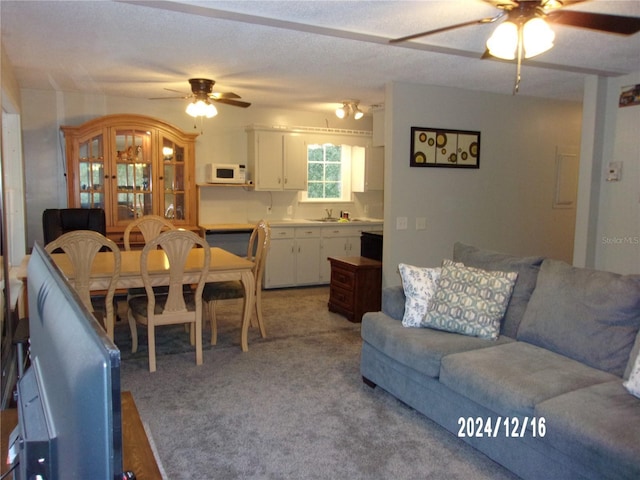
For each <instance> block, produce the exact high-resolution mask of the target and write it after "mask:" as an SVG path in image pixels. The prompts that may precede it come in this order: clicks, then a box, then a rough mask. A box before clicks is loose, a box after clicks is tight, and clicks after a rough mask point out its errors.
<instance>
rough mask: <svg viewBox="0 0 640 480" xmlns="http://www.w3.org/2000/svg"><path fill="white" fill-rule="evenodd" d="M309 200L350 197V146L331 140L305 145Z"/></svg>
mask: <svg viewBox="0 0 640 480" xmlns="http://www.w3.org/2000/svg"><path fill="white" fill-rule="evenodd" d="M301 200H302V201H309V202H327V201H333V202H348V201H351V147H350V146H349V145H334V144H332V143H324V144H308V145H307V191H306V192H301Z"/></svg>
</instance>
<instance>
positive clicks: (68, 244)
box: [45, 230, 121, 340]
mask: <svg viewBox="0 0 640 480" xmlns="http://www.w3.org/2000/svg"><path fill="white" fill-rule="evenodd" d="M104 248H106V249H108V250H111V251H112V252H113V275H112V276H111V280H110V281H109V286H108V287H107V291H106V294H105V295H104V297H102V296H99V297H98V296H96V295H94V296H93V297H92V295H91V290H90V280H91V267H92V265H93V262H94V259H95V257H96V254H97V253H98V252H99V251H100V250H103V249H104ZM58 249H60V250H62V252H63V253H64V254H66V255H67V257H69V260H70V261H71V265H72V266H73V271H74V275H73V279H71V280H70V283H71V284H72V285H73V287H74V288H75V290H76V292H77V293H78V295H79V296H80V299H81V300H82V303H83V304H84V305H85V306H86V307H87V308H88V309H89V311H91V312H93V314H94V316H95V317H96V318H97V319H98V321H100V322H101V323H102V324H103V325H104V328H105V330H106V331H107V335H108V336H109V338H110V339H111V340H113V326H114V308H113V306H114V303H113V295H114V293H115V290H116V284H117V283H118V278H119V277H120V266H121V260H120V249H119V248H118V245H116V243H115V242H114V241H113V240H110V239H108V238H107V237H105V236H104V235H101V234H100V233H98V232H94V231H92V230H76V231H73V232H68V233H65V234H63V235H61V236H59V237H58V238H56V239H55V240H53V241H52V242H50V243H48V244H47V245H46V246H45V250H46V251H47V252H48V253H53V252H55V251H56V250H58Z"/></svg>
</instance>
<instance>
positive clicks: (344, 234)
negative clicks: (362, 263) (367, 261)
mask: <svg viewBox="0 0 640 480" xmlns="http://www.w3.org/2000/svg"><path fill="white" fill-rule="evenodd" d="M362 231H363V230H362V227H361V226H357V225H355V226H354V225H349V226H346V225H345V226H335V227H323V228H322V257H321V262H320V279H321V281H322V283H329V282H330V281H331V265H330V264H329V260H327V259H328V258H329V257H359V256H360V236H361V235H362Z"/></svg>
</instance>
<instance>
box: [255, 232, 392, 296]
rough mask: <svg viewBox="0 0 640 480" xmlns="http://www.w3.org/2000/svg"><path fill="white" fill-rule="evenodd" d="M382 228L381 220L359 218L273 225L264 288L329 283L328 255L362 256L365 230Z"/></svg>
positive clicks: (329, 266) (329, 267)
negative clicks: (332, 223)
mask: <svg viewBox="0 0 640 480" xmlns="http://www.w3.org/2000/svg"><path fill="white" fill-rule="evenodd" d="M380 228H381V227H380V224H376V225H373V226H372V225H371V224H368V223H356V222H354V223H344V224H343V223H336V224H335V225H332V226H327V225H326V224H322V223H317V224H309V225H308V226H304V227H303V226H296V227H294V226H291V227H286V226H285V227H280V226H278V227H271V247H270V248H269V253H268V254H267V260H266V264H265V269H264V283H263V284H264V288H281V287H296V286H302V285H322V284H328V283H329V282H330V281H331V265H330V264H329V261H328V260H327V258H328V257H359V256H360V237H361V236H362V232H363V231H368V230H379V229H380Z"/></svg>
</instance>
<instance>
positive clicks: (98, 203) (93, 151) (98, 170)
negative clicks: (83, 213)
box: [76, 134, 105, 208]
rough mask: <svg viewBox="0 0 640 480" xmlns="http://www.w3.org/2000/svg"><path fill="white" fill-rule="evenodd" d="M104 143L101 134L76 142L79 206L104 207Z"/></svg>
mask: <svg viewBox="0 0 640 480" xmlns="http://www.w3.org/2000/svg"><path fill="white" fill-rule="evenodd" d="M103 148H104V143H103V136H102V134H98V135H95V136H92V137H89V138H87V139H86V140H83V141H80V142H79V143H78V177H77V179H78V180H77V181H78V183H77V185H76V189H77V191H78V192H79V194H80V195H79V197H80V198H79V201H80V207H81V208H104V207H105V198H104V194H105V188H104V150H103Z"/></svg>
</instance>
